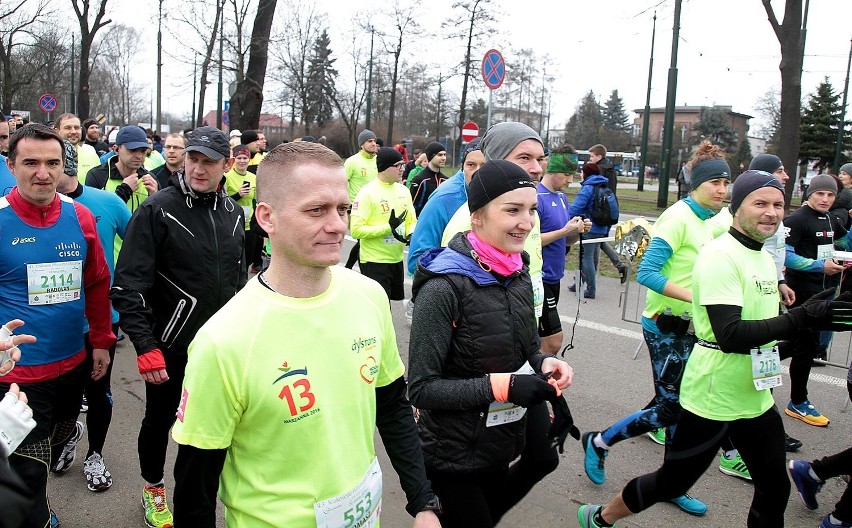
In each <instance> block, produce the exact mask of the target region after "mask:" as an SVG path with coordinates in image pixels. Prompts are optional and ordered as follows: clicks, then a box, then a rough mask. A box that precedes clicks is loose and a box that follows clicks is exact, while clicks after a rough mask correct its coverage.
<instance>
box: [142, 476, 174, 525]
mask: <svg viewBox="0 0 852 528" xmlns="http://www.w3.org/2000/svg"><path fill="white" fill-rule="evenodd" d="M142 507H143V508H145V524H147V525H148V527H149V528H173V527H174V524H175V521H174V519H173V518H172V512H171V511H169V505H168V503H167V502H166V488H165V486H145V487H144V488H142Z"/></svg>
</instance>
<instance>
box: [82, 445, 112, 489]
mask: <svg viewBox="0 0 852 528" xmlns="http://www.w3.org/2000/svg"><path fill="white" fill-rule="evenodd" d="M83 473H85V474H86V487H87V488H89V491H105V490H107V489H109V487H110V486H112V475H111V474H110V472H109V470H108V469H107V468H106V464H104V457H102V456H101V455H100V454H98V453H92V455H91V456H90V457H89V458H87V459H86V460H85V461H84V462H83Z"/></svg>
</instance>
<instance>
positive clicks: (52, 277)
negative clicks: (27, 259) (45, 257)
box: [27, 260, 83, 306]
mask: <svg viewBox="0 0 852 528" xmlns="http://www.w3.org/2000/svg"><path fill="white" fill-rule="evenodd" d="M82 284H83V261H82V260H72V261H67V262H44V263H40V264H27V296H28V299H29V304H30V305H31V306H34V305H40V304H59V303H64V302H70V301H76V300H78V299H79V298H80V293H81V292H80V289H81V287H82Z"/></svg>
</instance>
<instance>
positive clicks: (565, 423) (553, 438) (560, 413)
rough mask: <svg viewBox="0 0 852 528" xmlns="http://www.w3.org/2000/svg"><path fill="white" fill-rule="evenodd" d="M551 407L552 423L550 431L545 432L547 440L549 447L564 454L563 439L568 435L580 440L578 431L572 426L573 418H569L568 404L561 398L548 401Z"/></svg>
mask: <svg viewBox="0 0 852 528" xmlns="http://www.w3.org/2000/svg"><path fill="white" fill-rule="evenodd" d="M550 403H551V406H552V407H553V423H552V424H550V430H549V431H548V432H547V438H548V440H550V447H551V448H554V447H558V448H559V452H560V453H564V452H565V439H566V438H568V434H569V433H570V434H571V436H573V437H574V440H579V439H580V430H579V429H577V426H576V425H574V417H573V416H571V409H569V408H568V402H567V401H565V398H563V397H562V396H557V397H556V398H554V399H552V400H550Z"/></svg>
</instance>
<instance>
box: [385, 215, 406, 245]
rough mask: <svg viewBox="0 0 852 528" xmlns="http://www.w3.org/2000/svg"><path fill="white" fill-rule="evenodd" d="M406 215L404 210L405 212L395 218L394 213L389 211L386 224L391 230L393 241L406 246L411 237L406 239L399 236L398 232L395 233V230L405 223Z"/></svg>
mask: <svg viewBox="0 0 852 528" xmlns="http://www.w3.org/2000/svg"><path fill="white" fill-rule="evenodd" d="M407 215H408V210H405V211H403V212H402V214H401V215H399V216H396V211H394V210H393V209H391V212H390V218H389V219H388V224H390V228H391V234H392V235H393V237H394V238H395V239H397V240H399V241H400V242H402V243H403V244H408V242H409V241H410V240H411V237H410V236H409V237H406V236H403V235H401V234H399V232H398V231H397V228H398V227H399V226H401V225H402V224H403V222H405V217H406V216H407Z"/></svg>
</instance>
